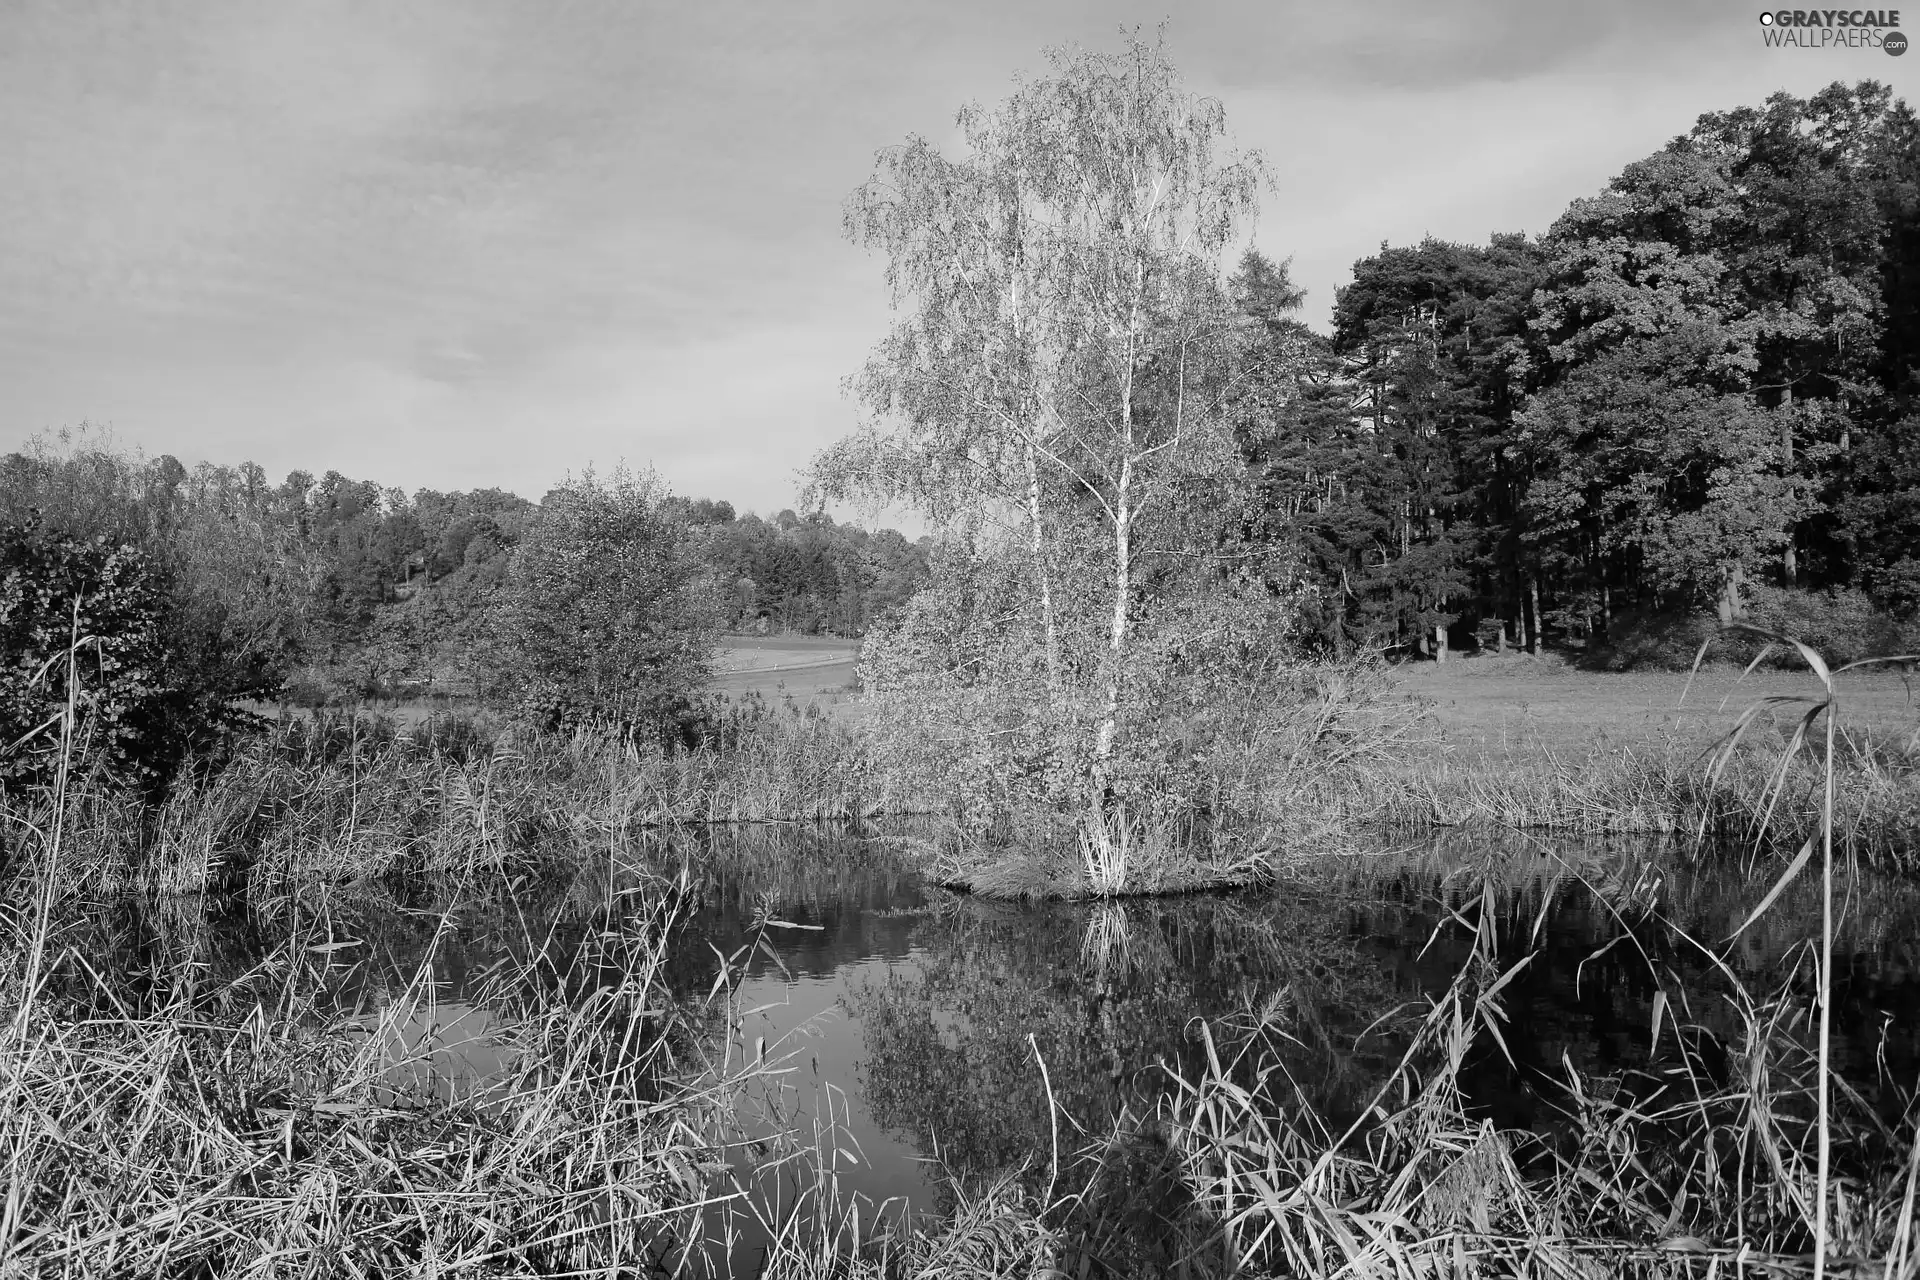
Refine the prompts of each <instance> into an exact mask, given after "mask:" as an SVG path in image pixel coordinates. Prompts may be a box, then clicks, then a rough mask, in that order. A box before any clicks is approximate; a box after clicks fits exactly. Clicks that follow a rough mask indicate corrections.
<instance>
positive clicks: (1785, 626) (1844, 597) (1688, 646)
mask: <svg viewBox="0 0 1920 1280" xmlns="http://www.w3.org/2000/svg"><path fill="white" fill-rule="evenodd" d="M1747 595H1748V597H1749V599H1748V602H1747V608H1746V612H1745V614H1744V615H1743V616H1742V618H1741V621H1743V622H1747V623H1750V624H1752V625H1754V626H1757V627H1762V628H1765V629H1766V630H1768V631H1775V632H1778V633H1780V634H1781V635H1784V636H1789V637H1791V638H1793V639H1795V640H1799V641H1801V642H1802V643H1805V644H1809V645H1811V646H1813V647H1814V648H1815V649H1817V650H1819V651H1820V652H1821V653H1823V654H1826V655H1827V657H1828V658H1829V659H1830V660H1831V661H1833V662H1834V663H1836V664H1841V665H1843V664H1845V663H1848V662H1854V661H1857V660H1859V659H1861V658H1870V657H1877V656H1881V655H1885V654H1890V653H1900V652H1904V651H1908V650H1911V649H1912V648H1913V647H1914V646H1915V643H1916V641H1920V635H1913V634H1908V630H1909V629H1903V628H1902V626H1901V624H1900V623H1899V622H1898V621H1897V620H1896V619H1895V618H1893V617H1892V616H1891V615H1889V614H1887V613H1884V612H1882V611H1881V610H1880V609H1878V608H1876V607H1875V605H1874V603H1873V601H1872V600H1871V599H1870V598H1869V597H1868V596H1867V595H1866V594H1865V593H1864V592H1860V591H1854V590H1848V589H1842V590H1838V591H1803V590H1797V589H1794V588H1785V587H1768V586H1760V587H1749V588H1748V590H1747ZM1718 631H1719V624H1718V622H1717V621H1716V619H1715V618H1714V617H1713V615H1711V614H1708V613H1697V612H1684V613H1683V612H1665V613H1622V614H1620V615H1617V616H1616V617H1615V619H1614V624H1613V632H1612V635H1611V636H1610V637H1609V639H1608V641H1607V643H1605V644H1604V645H1601V646H1599V647H1597V648H1595V649H1594V650H1593V651H1592V653H1591V654H1590V655H1589V656H1588V658H1587V659H1586V664H1587V665H1592V666H1597V667H1600V668H1602V669H1604V670H1608V671H1633V670H1643V671H1685V670H1687V669H1688V668H1689V667H1690V666H1691V665H1692V664H1693V660H1694V656H1695V655H1696V654H1698V653H1699V652H1700V646H1701V645H1702V644H1704V643H1705V642H1706V641H1707V639H1708V638H1709V637H1710V636H1713V635H1715V634H1717V633H1718ZM1759 651H1760V642H1759V641H1758V640H1756V639H1753V638H1752V637H1750V636H1730V637H1727V638H1726V639H1725V640H1723V641H1722V642H1721V643H1719V644H1716V645H1715V646H1714V648H1713V651H1712V655H1711V656H1714V657H1717V658H1720V659H1722V660H1725V661H1729V662H1736V663H1742V664H1744V663H1747V662H1751V661H1752V660H1753V657H1754V655H1755V654H1757V653H1759ZM1769 662H1770V665H1780V666H1789V667H1791V666H1795V665H1797V664H1798V662H1799V659H1798V658H1795V657H1792V656H1791V655H1788V654H1785V653H1780V654H1777V655H1775V656H1774V657H1773V658H1771V659H1770V660H1769Z"/></svg>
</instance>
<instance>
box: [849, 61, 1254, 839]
mask: <svg viewBox="0 0 1920 1280" xmlns="http://www.w3.org/2000/svg"><path fill="white" fill-rule="evenodd" d="M1048 59H1049V63H1050V74H1048V75H1047V76H1045V77H1042V78H1040V79H1036V80H1032V81H1024V82H1021V83H1019V84H1018V85H1017V88H1016V90H1015V92H1014V93H1013V94H1012V96H1011V97H1009V98H1008V99H1007V100H1006V101H1005V102H1003V103H1001V104H1000V105H999V106H998V107H997V108H996V109H994V110H992V111H988V110H985V109H982V108H980V107H977V106H974V107H968V108H966V109H964V110H963V111H962V112H961V113H960V116H959V125H960V130H961V134H962V137H963V140H964V153H963V154H962V155H961V156H959V157H957V158H952V157H948V156H946V155H944V154H942V153H941V152H940V150H939V149H938V148H937V147H936V146H935V145H934V144H933V143H932V142H930V141H928V140H927V139H925V138H919V137H915V138H910V139H909V140H908V141H907V142H906V143H905V144H904V145H902V146H899V147H895V148H891V149H889V150H886V151H883V152H881V153H880V155H879V157H878V161H877V164H876V166H875V172H874V175H873V177H872V178H871V179H870V180H869V181H868V182H867V183H866V184H865V185H863V186H862V187H861V188H860V189H859V190H858V191H856V192H855V193H854V195H853V196H852V198H851V199H850V200H849V201H848V205H847V231H848V234H849V236H850V237H851V238H852V239H853V240H854V241H855V243H857V244H860V245H862V246H865V247H868V248H870V249H877V250H880V251H882V252H884V253H885V254H886V256H887V260H888V266H887V277H886V278H887V283H888V287H889V289H890V291H891V294H892V300H893V303H894V307H895V311H896V315H897V321H896V323H895V325H894V327H893V329H892V331H891V333H890V334H889V335H888V337H887V338H886V340H885V341H883V342H882V343H881V344H880V345H879V347H878V348H877V349H876V350H875V352H874V353H873V356H872V358H871V359H870V360H869V362H868V363H867V365H866V367H865V369H864V370H863V371H862V372H861V373H860V374H859V375H857V376H856V377H855V378H854V379H853V380H852V383H851V390H852V391H853V392H854V393H855V394H856V396H857V397H858V399H859V400H860V401H861V402H862V403H863V404H864V405H865V407H866V408H867V409H868V410H870V411H871V413H872V419H871V420H870V422H869V424H868V425H867V426H866V427H865V428H864V429H862V430H861V431H860V432H859V433H858V434H856V435H855V436H853V437H851V438H849V439H847V440H845V441H842V442H841V443H840V444H838V445H836V446H835V447H833V448H832V449H829V450H828V451H827V452H826V453H824V454H822V455H821V456H820V457H819V458H818V459H816V461H815V464H814V468H813V473H812V474H813V484H814V488H815V492H816V494H817V495H819V496H823V497H841V498H845V497H853V496H865V497H868V498H873V499H879V500H882V501H905V502H908V503H911V504H913V505H915V506H917V507H918V508H919V509H920V510H922V511H923V512H925V513H926V514H927V515H928V516H929V517H930V518H932V519H933V520H934V521H936V522H937V523H942V524H959V525H964V526H966V527H969V528H973V529H978V528H980V527H981V526H983V525H996V526H998V527H1001V528H1005V529H1007V530H1009V531H1011V532H1014V533H1017V534H1019V535H1020V537H1021V543H1022V546H1023V548H1024V554H1025V556H1026V558H1027V560H1028V562H1029V563H1028V572H1029V576H1030V578H1031V582H1032V591H1033V593H1034V599H1035V603H1036V605H1037V613H1038V616H1039V619H1040V628H1041V633H1042V634H1041V643H1042V645H1043V647H1044V650H1045V654H1046V665H1047V671H1048V684H1049V690H1050V694H1051V696H1052V697H1053V698H1054V699H1056V701H1057V700H1058V699H1060V698H1061V697H1063V696H1068V695H1072V694H1079V693H1089V694H1091V695H1092V706H1093V715H1092V717H1091V721H1090V723H1089V724H1088V726H1087V728H1088V732H1089V733H1090V735H1091V743H1090V748H1091V750H1090V759H1091V770H1090V774H1091V776H1090V781H1091V782H1092V783H1093V784H1094V786H1093V787H1092V788H1091V794H1092V795H1093V797H1094V801H1093V807H1092V809H1091V810H1090V816H1089V833H1088V834H1089V835H1091V836H1092V837H1094V838H1095V839H1096V840H1097V841H1104V840H1107V839H1109V838H1111V837H1113V836H1114V834H1115V833H1116V832H1120V833H1124V829H1125V825H1126V815H1125V813H1124V810H1123V808H1116V806H1115V805H1114V804H1113V803H1112V801H1111V798H1110V797H1107V796H1106V795H1105V792H1106V790H1107V788H1106V787H1105V785H1104V784H1105V782H1106V780H1107V776H1108V770H1109V765H1110V762H1111V761H1112V759H1113V757H1114V753H1115V750H1116V735H1117V734H1118V732H1119V728H1120V725H1121V724H1122V721H1123V716H1122V714H1121V712H1122V706H1123V702H1124V700H1125V697H1126V692H1127V690H1126V687H1125V685H1126V669H1127V659H1128V657H1129V653H1130V649H1131V646H1132V645H1133V642H1134V634H1133V632H1134V629H1135V616H1136V613H1137V608H1136V606H1137V604H1138V601H1137V599H1136V596H1137V593H1138V588H1139V578H1140V573H1141V568H1142V560H1143V556H1144V555H1146V554H1147V553H1148V552H1149V551H1150V548H1148V547H1146V546H1143V545H1142V543H1141V541H1140V538H1141V535H1142V531H1143V529H1144V528H1145V527H1147V526H1146V523H1145V522H1148V521H1150V520H1151V519H1152V518H1154V517H1156V516H1158V515H1163V514H1167V513H1166V508H1167V506H1168V505H1169V504H1171V503H1172V502H1173V501H1174V500H1175V497H1174V495H1175V494H1176V492H1177V491H1178V489H1179V488H1180V485H1181V482H1182V481H1183V480H1184V479H1185V478H1188V477H1191V476H1193V475H1194V474H1196V473H1206V472H1209V471H1218V470H1219V469H1221V468H1225V467H1230V466H1234V465H1237V460H1236V455H1235V452H1234V445H1233V440H1232V438H1231V434H1230V432H1229V431H1228V429H1227V426H1226V421H1225V415H1224V413H1223V412H1222V411H1221V408H1222V399H1223V396H1224V392H1225V387H1224V385H1223V377H1222V374H1221V370H1222V369H1223V367H1224V366H1225V365H1226V364H1227V363H1228V361H1227V360H1226V359H1225V354H1226V352H1227V351H1228V349H1229V347H1230V344H1231V343H1232V341H1233V340H1234V333H1235V323H1234V313H1233V308H1232V306H1231V304H1230V301H1229V293H1228V290H1227V288H1226V282H1225V278H1224V273H1223V261H1224V257H1225V255H1226V253H1227V251H1228V250H1229V249H1230V248H1231V247H1233V246H1234V245H1235V244H1236V243H1237V242H1238V241H1239V240H1240V239H1241V238H1242V236H1243V234H1244V231H1245V229H1246V227H1247V226H1248V224H1249V223H1250V221H1251V218H1252V216H1253V214H1254V211H1255V205H1256V199H1257V196H1258V194H1259V191H1260V188H1261V186H1262V184H1263V182H1264V180H1265V175H1264V170H1263V166H1262V163H1261V161H1260V159H1259V157H1258V156H1257V155H1255V154H1248V155H1244V156H1243V155H1236V154H1235V153H1234V152H1233V151H1232V149H1231V146H1230V144H1229V142H1228V140H1227V135H1226V127H1225V118H1224V113H1223V111H1222V108H1221V105H1220V104H1219V102H1217V101H1215V100H1212V99H1208V98H1204V97H1200V96H1197V95H1195V94H1193V93H1190V92H1189V91H1188V90H1187V89H1186V88H1185V87H1184V86H1183V84H1182V82H1181V80H1180V78H1179V76H1178V74H1177V72H1176V71H1175V69H1174V67H1173V65H1172V63H1171V62H1170V61H1169V60H1168V58H1167V55H1166V50H1165V46H1164V41H1156V42H1154V43H1147V42H1145V41H1143V40H1141V39H1140V38H1139V37H1138V36H1134V37H1130V38H1129V39H1128V40H1127V41H1126V44H1125V47H1124V48H1123V49H1122V50H1121V51H1120V52H1118V53H1111V54H1109V53H1095V52H1088V51H1084V50H1057V51H1054V52H1052V53H1050V54H1049V55H1048ZM1088 513H1091V515H1092V518H1093V519H1094V521H1095V522H1096V523H1097V524H1098V526H1099V527H1100V528H1101V529H1103V531H1104V532H1102V533H1101V535H1100V538H1101V542H1102V543H1103V547H1102V549H1101V551H1100V558H1101V559H1102V560H1103V561H1104V563H1105V569H1104V576H1105V579H1106V584H1107V585H1106V586H1105V587H1104V588H1102V593H1103V595H1104V597H1105V600H1104V603H1103V604H1099V605H1098V606H1097V607H1098V608H1099V609H1100V611H1101V613H1102V615H1103V620H1102V622H1101V627H1100V629H1101V633H1102V637H1103V638H1102V643H1101V646H1100V647H1101V651H1100V652H1099V653H1098V654H1097V655H1093V658H1094V662H1093V667H1094V670H1093V671H1092V672H1091V673H1090V678H1091V680H1092V687H1091V688H1087V689H1068V688H1066V685H1067V682H1068V680H1069V673H1068V672H1067V670H1066V666H1067V664H1066V663H1065V662H1064V661H1063V655H1062V652H1061V626H1060V619H1061V610H1062V608H1063V607H1077V606H1078V605H1079V603H1080V602H1079V601H1078V600H1077V599H1076V600H1075V601H1073V602H1071V603H1070V604H1069V602H1065V601H1063V600H1062V598H1061V596H1060V592H1059V590H1058V584H1057V582H1056V573H1057V567H1058V565H1059V564H1060V563H1061V561H1062V558H1063V556H1064V555H1065V554H1066V552H1067V548H1066V547H1065V546H1064V544H1063V539H1065V538H1067V537H1068V536H1069V531H1070V530H1076V529H1080V528H1083V527H1084V520H1085V517H1086V515H1087V514H1088ZM1073 678H1074V679H1083V678H1084V677H1080V676H1074V677H1073Z"/></svg>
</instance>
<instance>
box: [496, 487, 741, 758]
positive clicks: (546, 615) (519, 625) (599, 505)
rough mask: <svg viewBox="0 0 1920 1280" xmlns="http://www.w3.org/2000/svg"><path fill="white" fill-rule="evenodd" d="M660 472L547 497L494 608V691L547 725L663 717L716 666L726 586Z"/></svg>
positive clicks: (531, 718)
mask: <svg viewBox="0 0 1920 1280" xmlns="http://www.w3.org/2000/svg"><path fill="white" fill-rule="evenodd" d="M664 496H665V495H664V493H663V492H662V490H661V488H660V486H659V484H658V482H657V481H656V480H655V479H654V477H653V476H652V475H651V474H648V475H642V476H639V477H634V476H630V475H628V474H626V473H625V472H615V473H614V476H613V478H612V479H611V480H610V481H608V482H605V483H603V482H601V481H599V480H597V479H596V478H595V477H594V476H593V475H592V473H588V474H587V475H586V476H584V477H583V478H582V479H580V480H578V481H574V482H572V483H570V484H568V485H566V486H564V487H562V488H560V489H558V490H555V491H554V492H552V493H550V494H548V495H547V498H546V501H545V502H544V503H542V506H541V513H540V517H539V519H538V520H537V521H535V522H534V524H533V526H532V528H531V529H529V530H528V533H527V536H526V540H525V541H524V542H523V543H522V544H521V546H520V548H519V550H518V551H517V552H516V553H515V554H514V556H513V561H512V565H511V567H510V568H509V570H508V573H507V577H506V581H505V583H504V584H503V585H502V586H501V588H500V590H499V594H498V595H497V596H496V597H495V600H494V606H493V610H492V643H491V649H492V653H491V666H492V678H491V680H490V691H489V692H490V696H491V697H492V698H493V699H494V700H496V701H498V702H500V703H502V704H504V705H505V706H506V707H507V708H508V709H510V710H511V711H512V712H513V713H514V714H516V715H517V716H518V717H519V718H520V719H522V720H524V721H526V722H529V723H531V724H533V725H535V726H538V727H542V728H549V729H553V728H563V727H573V726H579V725H586V724H600V725H608V724H618V725H625V726H631V725H635V724H642V723H645V724H649V725H651V724H657V723H659V722H662V721H664V720H668V719H671V718H672V717H673V716H674V715H675V714H676V713H677V712H679V711H680V710H682V709H684V708H685V707H686V706H687V705H688V704H689V702H690V701H691V700H692V698H693V696H694V694H695V692H696V691H697V690H698V689H699V687H700V686H701V685H702V684H704V683H705V681H706V680H707V678H708V677H709V676H710V675H711V673H712V669H713V648H714V643H715V641H716V639H717V637H718V635H719V630H720V610H719V608H718V604H717V593H716V592H715V591H714V589H713V585H712V583H711V581H710V580H709V575H708V574H707V573H706V572H705V570H704V569H703V567H702V566H701V565H700V563H699V562H698V561H697V560H696V559H695V557H694V556H693V555H692V553H691V549H690V548H689V547H688V545H687V541H686V529H685V527H684V525H681V524H679V523H677V522H675V521H673V520H670V519H667V518H665V517H664V516H663V515H662V513H661V512H660V510H659V509H658V507H659V503H660V502H661V500H662V499H663V497H664Z"/></svg>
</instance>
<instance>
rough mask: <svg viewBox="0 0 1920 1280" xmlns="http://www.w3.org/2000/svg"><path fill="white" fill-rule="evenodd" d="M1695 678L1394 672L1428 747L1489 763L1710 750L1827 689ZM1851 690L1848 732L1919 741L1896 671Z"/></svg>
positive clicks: (1734, 676) (1561, 670)
mask: <svg viewBox="0 0 1920 1280" xmlns="http://www.w3.org/2000/svg"><path fill="white" fill-rule="evenodd" d="M1687 680H1688V678H1687V675H1686V673H1684V672H1596V671H1581V670H1579V669H1578V668H1575V667H1571V666H1568V665H1566V664H1565V663H1564V662H1561V661H1558V660H1556V659H1553V658H1540V659H1528V658H1523V657H1508V658H1504V659H1501V658H1476V659H1467V660H1456V661H1454V662H1451V663H1449V664H1447V665H1446V666H1438V665H1436V664H1433V663H1420V664H1408V665H1406V666H1402V667H1400V668H1398V669H1396V671H1395V673H1394V681H1395V685H1396V686H1397V689H1398V691H1399V696H1400V697H1401V698H1403V699H1404V700H1405V701H1406V702H1407V703H1411V704H1412V705H1414V706H1416V707H1419V708H1421V709H1423V710H1424V712H1425V717H1424V724H1423V728H1424V729H1425V730H1426V735H1425V736H1426V738H1427V740H1428V741H1429V742H1430V743H1432V744H1434V745H1437V746H1440V747H1443V748H1447V749H1450V752H1451V753H1452V754H1456V755H1460V756H1465V757H1467V758H1470V759H1480V758H1484V759H1486V760H1487V761H1489V762H1490V763H1499V762H1503V761H1511V760H1517V759H1521V758H1537V757H1538V756H1539V755H1540V753H1541V752H1542V751H1543V750H1545V751H1550V752H1552V753H1553V754H1554V755H1556V756H1560V757H1562V758H1571V759H1574V760H1578V759H1580V758H1582V757H1584V756H1586V755H1589V754H1591V753H1592V752H1594V751H1599V750H1607V749H1612V748H1617V747H1623V746H1632V745H1636V744H1641V743H1646V742H1659V743H1662V744H1663V745H1664V744H1666V743H1668V742H1671V743H1672V744H1673V745H1674V746H1676V747H1679V748H1681V749H1684V750H1692V751H1705V750H1706V749H1707V748H1708V747H1710V746H1711V745H1712V744H1713V743H1714V742H1716V741H1718V740H1719V738H1720V737H1721V736H1722V735H1724V734H1725V733H1726V732H1727V731H1728V730H1730V729H1731V728H1733V726H1734V724H1735V722H1736V721H1737V720H1738V718H1739V716H1740V714H1741V712H1743V711H1744V710H1745V709H1746V708H1747V707H1748V706H1750V705H1752V704H1753V703H1754V702H1755V701H1757V700H1758V699H1760V698H1763V697H1768V696H1775V695H1793V694H1807V693H1812V692H1816V691H1817V690H1818V684H1817V682H1816V681H1815V680H1814V679H1813V677H1812V676H1811V675H1809V674H1808V673H1806V672H1805V671H1756V672H1754V673H1753V674H1752V675H1750V676H1746V677H1745V678H1741V675H1740V672H1739V671H1737V670H1729V669H1724V668H1719V669H1709V670H1703V671H1701V672H1700V673H1699V674H1698V675H1697V676H1695V677H1694V678H1693V683H1692V687H1691V688H1689V687H1688V683H1687ZM1841 681H1842V683H1841V686H1840V688H1841V704H1840V705H1841V715H1840V720H1839V724H1840V726H1841V728H1842V729H1843V730H1845V731H1847V732H1850V733H1853V734H1855V735H1859V734H1862V733H1867V734H1870V735H1871V736H1872V737H1873V738H1874V740H1876V741H1877V742H1880V743H1882V744H1884V745H1890V746H1898V745H1904V744H1907V743H1909V742H1911V741H1912V740H1913V738H1914V737H1915V735H1916V734H1917V733H1920V681H1915V680H1914V678H1913V677H1909V676H1905V675H1903V674H1902V673H1900V672H1897V671H1890V670H1864V671H1858V672H1852V673H1849V674H1848V675H1846V676H1843V677H1841ZM1683 693H1684V694H1685V701H1684V703H1683V702H1682V694H1683ZM1796 714H1797V712H1796V711H1795V710H1794V709H1792V708H1777V709H1775V710H1774V711H1773V713H1772V717H1771V718H1772V719H1774V720H1775V721H1776V722H1777V723H1778V724H1779V725H1781V726H1782V727H1785V726H1787V725H1789V724H1790V722H1791V720H1792V718H1793V717H1794V716H1795V715H1796Z"/></svg>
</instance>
